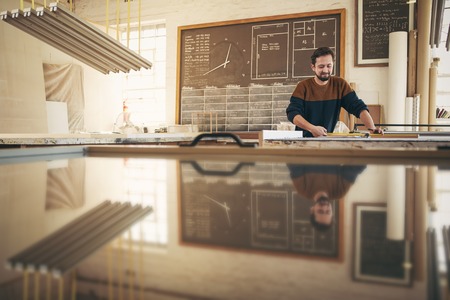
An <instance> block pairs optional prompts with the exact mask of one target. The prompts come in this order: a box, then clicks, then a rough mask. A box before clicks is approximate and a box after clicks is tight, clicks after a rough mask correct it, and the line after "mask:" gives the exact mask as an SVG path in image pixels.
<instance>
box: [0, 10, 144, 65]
mask: <svg viewBox="0 0 450 300" xmlns="http://www.w3.org/2000/svg"><path fill="white" fill-rule="evenodd" d="M0 19H1V20H3V21H5V22H7V23H8V24H10V25H12V26H15V27H16V28H18V29H20V30H22V31H24V32H26V33H28V34H30V35H32V36H34V37H35V38H37V39H39V40H41V41H43V42H44V43H47V44H49V45H51V46H53V47H55V48H57V49H59V50H61V51H62V52H64V53H66V54H68V55H70V56H72V57H74V58H76V59H78V60H80V61H81V62H83V63H85V64H87V65H89V66H91V67H92V68H94V69H96V70H98V71H100V72H102V73H104V74H108V73H109V72H114V73H117V72H124V73H128V72H130V71H131V70H135V71H138V70H140V69H141V68H145V69H150V68H151V67H152V63H151V62H150V61H148V60H147V59H145V58H143V57H142V56H140V55H139V54H137V53H136V52H134V51H132V50H130V49H128V48H127V47H125V46H124V45H122V44H121V43H120V42H118V41H117V40H115V39H113V38H112V37H110V36H109V35H108V34H106V33H104V32H103V31H101V30H99V29H98V28H96V27H94V26H93V25H91V24H89V23H87V22H85V21H83V20H81V19H79V18H78V17H77V16H76V15H75V14H73V13H72V12H70V11H69V10H67V9H65V8H64V7H63V6H62V5H61V4H59V3H57V2H53V3H50V5H49V6H48V8H46V7H38V8H36V9H32V8H26V9H23V10H21V9H14V10H11V11H4V12H1V13H0Z"/></svg>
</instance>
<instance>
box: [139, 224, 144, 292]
mask: <svg viewBox="0 0 450 300" xmlns="http://www.w3.org/2000/svg"><path fill="white" fill-rule="evenodd" d="M143 223H144V222H140V224H139V229H140V232H139V233H140V239H139V300H144V288H143V286H144V247H143V244H144V229H143V226H144V225H143Z"/></svg>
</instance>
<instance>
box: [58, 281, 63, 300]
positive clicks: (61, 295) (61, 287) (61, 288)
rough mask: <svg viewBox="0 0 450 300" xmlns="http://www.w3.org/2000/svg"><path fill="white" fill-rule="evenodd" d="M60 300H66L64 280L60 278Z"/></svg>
mask: <svg viewBox="0 0 450 300" xmlns="http://www.w3.org/2000/svg"><path fill="white" fill-rule="evenodd" d="M58 299H59V300H64V278H63V277H62V276H61V277H60V278H59V298H58Z"/></svg>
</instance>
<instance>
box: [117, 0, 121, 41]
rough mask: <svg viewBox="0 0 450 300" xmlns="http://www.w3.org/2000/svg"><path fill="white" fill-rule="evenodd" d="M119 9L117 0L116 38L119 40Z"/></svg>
mask: <svg viewBox="0 0 450 300" xmlns="http://www.w3.org/2000/svg"><path fill="white" fill-rule="evenodd" d="M119 11H120V4H119V0H116V40H119Z"/></svg>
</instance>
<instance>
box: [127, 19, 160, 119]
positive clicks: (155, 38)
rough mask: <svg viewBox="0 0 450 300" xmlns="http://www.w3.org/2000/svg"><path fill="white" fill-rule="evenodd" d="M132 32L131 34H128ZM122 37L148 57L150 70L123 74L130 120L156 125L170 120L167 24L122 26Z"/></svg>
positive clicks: (130, 45) (131, 46)
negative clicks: (151, 65)
mask: <svg viewBox="0 0 450 300" xmlns="http://www.w3.org/2000/svg"><path fill="white" fill-rule="evenodd" d="M128 36H129V38H128ZM120 41H121V42H122V44H124V45H125V46H127V47H128V48H130V49H132V50H134V51H136V52H137V53H140V55H142V56H143V57H144V58H146V59H148V60H149V61H150V62H151V63H152V64H153V67H152V68H151V69H150V70H140V71H131V72H130V73H128V74H124V75H123V76H124V77H123V89H122V90H123V95H122V98H123V100H124V101H126V104H127V106H128V111H129V112H130V121H131V122H132V123H133V124H134V125H135V126H143V125H145V126H153V125H156V126H158V125H160V124H163V123H165V122H166V25H165V23H161V22H160V23H154V24H146V25H142V26H141V30H140V36H139V27H138V26H134V27H132V26H130V30H129V33H128V30H127V27H123V28H121V32H120Z"/></svg>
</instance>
